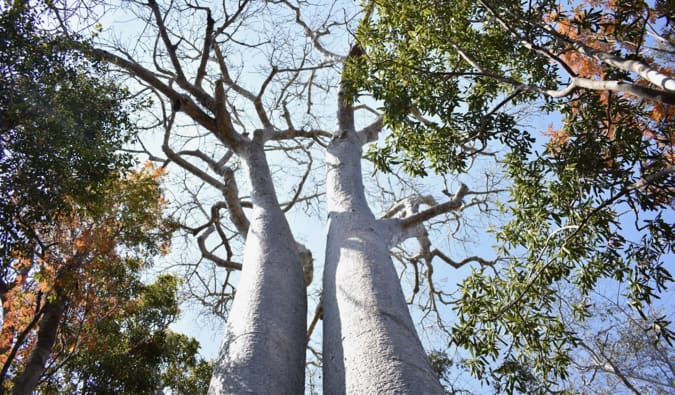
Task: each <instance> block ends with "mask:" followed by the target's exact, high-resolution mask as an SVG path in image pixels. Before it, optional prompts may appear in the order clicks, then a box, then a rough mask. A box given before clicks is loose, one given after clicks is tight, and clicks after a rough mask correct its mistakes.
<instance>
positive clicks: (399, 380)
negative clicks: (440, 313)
mask: <svg viewBox="0 0 675 395" xmlns="http://www.w3.org/2000/svg"><path fill="white" fill-rule="evenodd" d="M347 116H349V114H347ZM350 123H351V125H350ZM340 129H341V130H340V131H339V133H338V135H336V137H335V138H334V139H333V141H332V142H331V144H330V145H329V147H328V150H327V158H326V163H327V166H328V174H327V199H328V212H329V213H328V216H329V228H328V241H327V246H326V262H325V269H324V296H323V308H324V313H323V314H324V320H323V336H324V340H323V364H324V371H323V373H324V386H323V387H324V391H325V393H327V394H345V393H347V394H375V393H417V394H443V393H444V391H443V389H442V387H441V385H440V383H439V381H438V379H437V377H436V375H435V374H434V372H433V370H432V368H431V365H430V364H429V361H428V358H427V356H426V353H425V352H424V349H423V347H422V344H421V342H420V340H419V338H418V336H417V333H416V332H415V328H414V326H413V322H412V319H411V318H410V313H409V311H408V306H407V304H406V302H405V298H404V295H403V292H402V290H401V286H400V283H399V279H398V276H397V274H396V270H395V268H394V265H393V262H392V260H391V257H390V256H389V249H390V248H391V243H392V237H393V236H394V231H395V230H394V229H391V228H390V225H391V222H387V221H378V220H377V219H376V218H375V217H374V215H373V213H372V212H371V210H370V208H369V207H368V204H367V202H366V199H365V195H364V192H363V181H362V178H361V144H362V142H361V138H360V136H359V135H357V133H356V132H355V131H354V129H353V121H352V120H351V119H347V122H343V124H342V125H341V128H340Z"/></svg>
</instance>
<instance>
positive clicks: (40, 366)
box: [12, 296, 66, 395]
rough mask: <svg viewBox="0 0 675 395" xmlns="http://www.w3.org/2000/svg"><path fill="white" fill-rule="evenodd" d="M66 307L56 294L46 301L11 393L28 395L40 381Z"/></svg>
mask: <svg viewBox="0 0 675 395" xmlns="http://www.w3.org/2000/svg"><path fill="white" fill-rule="evenodd" d="M65 309H66V304H65V301H64V299H63V298H62V297H60V296H57V298H56V300H54V301H52V302H48V303H47V304H46V305H45V306H44V309H43V315H42V318H41V319H40V325H39V327H38V332H37V342H36V343H35V346H34V347H33V350H31V353H30V356H29V357H28V361H27V362H26V365H25V366H24V369H23V371H22V372H21V373H20V374H19V375H18V376H17V377H16V379H15V380H14V388H13V389H12V394H13V395H30V394H32V393H33V389H34V388H35V386H36V385H37V384H38V383H39V382H40V377H42V373H44V370H45V366H47V361H48V360H49V355H50V354H51V352H52V347H53V346H54V342H55V341H56V333H57V332H58V329H59V325H60V323H61V318H62V317H63V312H64V311H65Z"/></svg>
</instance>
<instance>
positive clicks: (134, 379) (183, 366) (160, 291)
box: [43, 275, 212, 395]
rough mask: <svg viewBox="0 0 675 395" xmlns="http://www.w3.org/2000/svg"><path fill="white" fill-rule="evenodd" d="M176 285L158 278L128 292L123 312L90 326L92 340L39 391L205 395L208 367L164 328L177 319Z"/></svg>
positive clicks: (187, 341)
mask: <svg viewBox="0 0 675 395" xmlns="http://www.w3.org/2000/svg"><path fill="white" fill-rule="evenodd" d="M178 284H179V280H178V279H177V278H176V277H173V276H170V275H162V276H160V277H159V278H158V279H157V281H155V283H153V284H150V285H142V284H140V283H138V284H137V285H136V286H135V287H134V288H133V289H130V292H131V294H130V295H129V296H130V299H129V300H128V301H127V302H126V303H127V305H126V307H125V308H124V309H123V310H121V311H120V312H118V313H117V314H115V315H113V316H109V317H106V318H105V319H103V320H99V321H97V322H96V323H95V326H94V327H93V328H91V330H93V331H95V333H96V336H95V337H93V338H92V339H91V342H89V343H87V344H84V345H83V346H82V347H81V348H80V349H79V350H78V351H76V352H75V353H74V355H72V356H71V357H70V358H69V360H68V361H66V363H65V365H64V366H63V367H62V368H61V369H60V371H58V372H57V374H55V375H54V376H51V377H50V378H49V380H48V381H47V383H45V384H44V389H43V390H44V391H45V392H52V391H54V392H55V393H64V394H65V393H75V392H77V393H97V394H139V395H140V394H156V393H157V391H158V390H160V389H166V390H171V393H174V394H205V393H206V391H207V389H208V380H209V378H210V375H211V369H212V365H211V364H210V363H207V362H205V361H203V360H202V359H200V358H198V357H197V355H198V349H199V343H198V342H197V341H196V340H195V339H193V338H189V337H187V336H185V335H182V334H177V333H174V332H172V331H170V330H169V329H168V326H169V324H171V323H172V322H173V321H174V320H175V319H176V317H177V315H178V312H179V309H178V300H177V298H176V293H177V287H178Z"/></svg>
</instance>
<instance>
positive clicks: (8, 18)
mask: <svg viewBox="0 0 675 395" xmlns="http://www.w3.org/2000/svg"><path fill="white" fill-rule="evenodd" d="M43 14H44V10H42V9H41V8H40V6H39V5H35V4H32V5H31V4H28V2H25V1H15V2H12V3H10V4H5V5H3V6H2V7H0V37H2V39H1V40H0V73H1V76H0V257H1V259H2V261H3V267H4V265H5V263H6V262H7V259H8V257H9V253H10V251H11V250H13V249H14V248H16V246H18V245H28V244H30V243H28V242H29V241H30V240H31V238H32V237H33V236H34V235H33V232H34V231H33V227H34V226H36V224H42V225H44V224H45V223H47V222H49V221H51V220H52V219H53V218H54V216H56V215H58V213H59V212H60V211H62V210H63V208H64V207H68V205H67V204H64V201H65V199H66V198H67V197H69V198H72V199H75V200H77V201H78V202H80V204H84V203H86V202H89V201H91V202H94V201H95V200H97V199H98V198H99V197H98V196H97V194H98V191H99V190H101V189H102V188H101V186H102V185H103V184H104V183H105V182H106V180H107V179H108V178H109V177H115V176H116V175H117V174H118V172H119V169H123V168H126V167H128V166H129V165H130V164H131V160H130V157H128V156H126V155H122V154H120V153H119V151H118V150H119V148H120V147H121V145H122V144H123V143H124V142H126V141H128V140H129V139H130V138H131V137H132V136H133V134H132V130H133V128H132V125H131V123H130V111H131V110H132V105H131V104H129V102H128V101H126V100H125V98H126V97H127V96H128V93H127V92H126V91H125V90H124V89H121V88H119V87H118V86H117V85H116V84H115V83H113V82H112V81H110V80H106V79H104V78H99V76H101V75H104V74H105V70H104V69H103V67H102V66H101V65H100V64H94V63H91V62H88V61H86V60H85V59H84V58H83V57H82V56H81V55H80V54H78V52H76V51H73V50H70V49H68V48H69V47H70V45H69V42H70V41H69V39H66V38H63V37H59V36H54V35H51V34H49V33H48V32H45V31H44V29H43V28H42V25H43V24H44V22H43V21H42V20H41V16H42V15H43Z"/></svg>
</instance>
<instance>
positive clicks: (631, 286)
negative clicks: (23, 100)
mask: <svg viewBox="0 0 675 395" xmlns="http://www.w3.org/2000/svg"><path fill="white" fill-rule="evenodd" d="M375 4H376V10H377V17H376V18H373V21H372V22H371V23H369V24H363V25H362V26H361V28H360V31H359V40H360V42H361V43H362V45H363V46H364V48H365V51H366V55H365V56H362V57H361V58H359V59H358V60H357V61H356V62H354V63H353V64H351V65H350V66H351V67H350V69H349V72H350V73H351V77H352V80H353V81H354V92H353V93H354V94H355V95H356V94H358V93H359V92H358V89H364V90H366V91H368V92H370V93H372V94H373V95H374V97H375V98H376V99H379V100H382V101H383V103H384V104H383V108H382V111H383V112H384V116H385V122H386V123H387V125H388V126H390V128H391V129H392V133H391V135H389V136H388V137H387V140H386V147H384V148H379V149H376V150H373V151H371V152H370V154H369V155H370V158H371V159H373V161H374V162H375V165H376V166H377V167H378V168H379V169H381V170H389V168H390V166H391V165H392V164H401V165H402V166H403V168H404V169H406V170H407V171H408V172H410V173H412V174H416V175H424V174H426V170H425V169H429V168H430V169H433V170H434V171H437V172H445V171H451V172H456V173H461V172H464V171H466V170H468V165H469V164H470V159H471V158H472V157H473V156H474V155H477V154H480V153H482V152H485V151H486V148H487V147H488V145H489V143H490V142H491V141H493V143H492V144H491V148H492V149H493V150H497V151H499V150H501V151H502V152H503V153H504V154H503V161H502V163H503V164H504V168H505V170H506V172H507V174H509V175H510V177H511V180H512V185H511V188H510V194H511V201H509V202H508V203H506V204H504V205H503V212H504V215H505V216H507V218H510V219H511V221H510V222H509V223H508V224H507V225H506V226H504V227H503V228H502V229H500V230H499V231H498V233H497V237H498V240H499V242H500V254H501V256H502V257H503V258H504V259H505V260H504V262H505V263H504V264H502V265H501V266H499V267H498V268H496V269H497V270H492V268H491V269H485V268H481V269H477V270H475V271H474V273H473V274H472V275H471V276H469V277H468V278H467V279H465V280H464V281H463V282H462V284H461V290H462V296H461V297H460V300H459V301H458V304H457V306H458V307H457V312H458V316H459V321H458V323H457V324H456V325H455V327H454V337H453V339H452V341H453V342H455V343H456V344H458V345H460V346H462V347H464V348H466V349H468V350H469V351H470V352H471V353H472V355H473V358H472V359H469V360H467V361H466V363H467V365H468V366H469V368H470V369H471V371H472V373H473V374H474V375H475V376H476V377H479V378H481V379H484V380H486V381H490V382H492V383H498V384H499V385H500V388H502V390H505V391H508V392H515V391H522V392H531V391H535V388H539V390H541V391H545V390H546V389H551V388H554V387H555V386H556V383H557V380H558V379H565V378H566V377H567V368H568V365H569V363H570V351H571V350H572V349H573V348H574V346H575V341H576V338H575V333H574V331H573V330H572V329H571V328H570V327H569V325H566V323H565V322H563V320H561V318H560V317H559V316H558V314H557V312H556V311H557V310H556V309H557V306H558V305H559V304H560V302H561V300H562V299H563V296H562V295H560V294H559V293H558V292H557V288H556V284H557V283H559V282H561V281H564V282H570V283H572V284H574V285H575V286H576V289H577V292H579V293H580V294H581V295H586V294H588V293H589V292H590V291H591V290H593V289H594V288H595V287H596V286H597V285H598V284H599V283H601V282H602V281H603V279H604V278H609V279H616V280H618V281H620V282H624V283H627V287H626V289H627V295H626V297H627V300H628V301H629V303H630V305H631V307H633V308H634V309H636V311H637V312H642V311H643V309H644V307H645V305H648V304H650V303H652V302H653V300H654V299H655V298H658V297H659V294H660V293H662V292H663V291H664V290H665V289H666V287H667V286H668V285H669V283H670V282H672V276H671V274H670V273H669V272H668V270H667V269H666V267H665V260H666V258H667V257H669V256H672V254H673V250H674V248H675V229H674V224H673V221H672V218H671V217H670V215H669V214H668V213H667V211H668V210H669V209H670V208H671V205H672V202H673V190H674V189H673V187H674V186H675V185H674V183H675V177H674V176H673V174H674V173H675V168H674V167H673V165H674V164H673V136H672V130H673V111H674V109H673V107H672V106H668V105H667V104H665V103H664V102H663V101H661V99H662V98H661V97H659V96H658V95H655V96H654V100H652V101H648V100H644V99H642V98H636V97H634V96H631V95H629V94H626V93H623V92H619V93H617V92H611V91H606V90H602V89H596V90H594V89H586V90H581V89H577V90H576V91H571V92H569V93H567V94H565V95H564V97H563V98H561V99H557V98H554V97H552V96H555V94H551V92H554V91H555V90H556V89H558V86H559V85H560V81H559V80H560V75H561V69H560V68H558V65H559V66H560V67H563V68H565V71H567V72H569V73H571V74H570V75H571V76H573V77H583V78H587V79H589V80H592V81H619V82H621V83H623V84H634V85H635V86H638V87H646V86H648V83H647V82H646V81H642V80H640V79H639V77H636V76H635V75H633V74H631V73H629V72H628V71H627V70H624V69H619V68H617V67H613V66H612V65H611V64H609V63H604V62H602V61H601V58H602V57H601V56H591V55H589V53H590V51H591V50H594V51H598V52H601V53H603V54H606V55H607V56H610V55H611V56H618V57H622V58H623V59H628V60H630V59H634V60H639V61H641V62H643V63H644V64H648V65H650V66H651V67H653V68H654V69H655V70H658V71H660V72H662V73H664V74H666V75H667V74H668V73H672V71H671V70H670V69H668V68H667V67H662V66H659V65H658V62H657V61H656V60H657V59H660V60H661V61H665V62H669V61H671V60H672V56H673V53H674V52H673V51H672V47H668V48H665V50H664V49H663V48H660V49H659V48H656V47H658V45H655V48H654V49H653V50H652V53H654V54H655V55H654V57H651V58H650V57H647V55H645V54H646V53H647V52H646V51H645V50H644V48H645V47H647V46H648V44H649V43H648V42H647V37H648V36H647V34H646V33H645V32H646V31H647V30H648V29H651V28H652V27H648V24H653V23H654V22H655V21H657V20H660V21H661V24H662V25H664V26H665V27H664V28H663V30H664V31H666V32H667V31H668V30H669V29H672V25H671V23H672V20H670V19H668V18H667V16H668V14H667V12H666V13H664V12H663V7H662V6H659V4H660V3H659V4H657V7H650V6H648V5H646V4H644V3H641V2H611V3H607V4H604V3H603V4H602V5H601V6H600V7H598V5H597V4H595V3H593V4H589V3H580V4H576V5H575V6H574V7H573V8H571V9H569V10H563V9H562V8H561V7H560V6H559V4H556V2H550V1H536V2H530V3H528V4H526V5H523V3H521V2H511V1H500V2H498V3H497V2H492V1H453V2H439V1H433V0H430V1H422V2H414V3H412V2H409V3H407V4H400V2H390V1H378V2H376V3H375ZM659 18H660V19H659ZM656 36H657V38H659V39H661V38H663V37H668V34H665V35H664V36H662V37H659V36H658V35H656ZM657 44H658V43H657ZM582 46H585V47H582ZM666 47H667V45H666ZM584 48H590V50H585V49H584ZM556 59H557V61H558V63H557V65H554V64H552V63H551V62H552V61H553V60H556ZM556 92H559V91H556ZM664 94H665V93H664ZM542 95H543V96H542ZM670 95H672V93H670ZM542 98H543V99H544V100H541V99H542ZM504 100H506V101H510V102H512V103H518V102H523V101H534V100H539V101H538V103H539V104H541V103H543V104H542V105H541V107H540V108H541V110H542V112H543V113H550V112H559V113H561V114H562V116H563V127H562V128H561V129H560V130H554V129H553V128H552V127H551V128H549V132H548V134H549V136H550V140H549V142H548V144H547V146H546V147H544V149H540V150H539V151H540V152H532V150H533V147H534V145H533V142H534V141H533V140H532V139H531V138H530V136H529V135H528V134H527V133H526V132H524V131H521V130H518V129H517V128H516V123H515V122H514V119H513V117H511V116H509V115H508V114H506V113H503V112H501V109H502V108H503V107H502V106H503V104H504V103H505V101H504ZM576 312H577V317H578V319H580V320H582V319H584V318H585V317H586V316H587V313H586V311H585V306H584V305H583V304H580V305H578V306H576ZM668 324H669V322H668V320H667V319H666V317H664V316H662V317H655V318H653V322H652V325H651V329H652V330H653V331H654V333H655V334H656V335H657V336H658V337H660V338H662V339H665V340H666V341H670V340H671V339H672V338H673V336H674V334H673V332H672V331H671V330H670V329H669V328H668ZM494 364H497V365H498V366H497V367H492V366H494ZM524 372H525V373H527V374H525V373H524ZM528 372H530V373H528ZM533 380H534V381H536V383H534V381H533ZM534 384H537V385H534Z"/></svg>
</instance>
